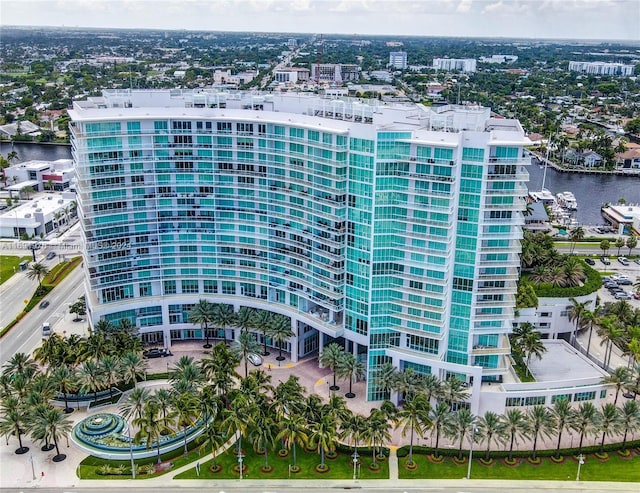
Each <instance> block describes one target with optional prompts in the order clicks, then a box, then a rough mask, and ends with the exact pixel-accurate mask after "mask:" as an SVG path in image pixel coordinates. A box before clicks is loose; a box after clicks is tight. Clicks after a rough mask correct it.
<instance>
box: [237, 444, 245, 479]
mask: <svg viewBox="0 0 640 493" xmlns="http://www.w3.org/2000/svg"><path fill="white" fill-rule="evenodd" d="M243 458H244V454H243V453H242V450H238V470H239V471H240V479H242V459H243Z"/></svg>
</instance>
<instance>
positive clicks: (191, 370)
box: [169, 356, 204, 390]
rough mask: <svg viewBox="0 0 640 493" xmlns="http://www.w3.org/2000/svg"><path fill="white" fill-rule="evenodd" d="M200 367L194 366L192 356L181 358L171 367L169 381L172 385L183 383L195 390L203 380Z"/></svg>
mask: <svg viewBox="0 0 640 493" xmlns="http://www.w3.org/2000/svg"><path fill="white" fill-rule="evenodd" d="M203 378H204V377H203V375H202V372H201V371H200V367H199V366H198V365H197V364H196V362H195V360H194V358H193V357H192V356H181V357H180V359H179V360H178V362H177V363H176V364H175V365H173V366H172V367H171V376H170V378H169V380H170V381H171V384H172V385H175V384H177V382H183V383H185V384H187V386H188V387H191V388H192V390H195V389H196V387H197V385H198V384H200V383H201V382H202V380H203Z"/></svg>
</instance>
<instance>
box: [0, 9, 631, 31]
mask: <svg viewBox="0 0 640 493" xmlns="http://www.w3.org/2000/svg"><path fill="white" fill-rule="evenodd" d="M0 25H2V26H11V25H19V26H52V27H63V26H64V27H89V28H90V27H94V28H124V29H130V28H143V29H144V28H146V29H167V30H182V29H184V30H189V31H250V32H283V33H326V34H346V35H362V36H369V35H391V36H393V35H396V36H404V35H406V36H455V37H499V38H537V39H585V40H627V41H634V40H635V41H640V27H639V26H640V1H638V0H153V1H152V0H0Z"/></svg>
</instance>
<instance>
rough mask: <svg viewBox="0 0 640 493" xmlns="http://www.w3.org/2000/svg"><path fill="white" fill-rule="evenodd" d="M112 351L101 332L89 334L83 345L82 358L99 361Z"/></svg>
mask: <svg viewBox="0 0 640 493" xmlns="http://www.w3.org/2000/svg"><path fill="white" fill-rule="evenodd" d="M112 349H113V347H112V346H111V344H110V343H109V340H108V339H107V337H106V336H105V334H104V333H103V332H96V333H94V334H91V335H90V336H89V337H88V338H87V340H86V341H85V344H84V345H83V350H84V357H85V358H93V359H96V360H99V359H101V358H103V357H104V356H106V355H107V354H109V352H110V351H111V350H112Z"/></svg>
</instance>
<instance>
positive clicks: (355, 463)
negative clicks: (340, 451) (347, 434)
mask: <svg viewBox="0 0 640 493" xmlns="http://www.w3.org/2000/svg"><path fill="white" fill-rule="evenodd" d="M351 457H353V480H354V481H355V480H356V467H357V466H358V457H360V455H358V451H357V450H354V451H353V454H352V455H351Z"/></svg>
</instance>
